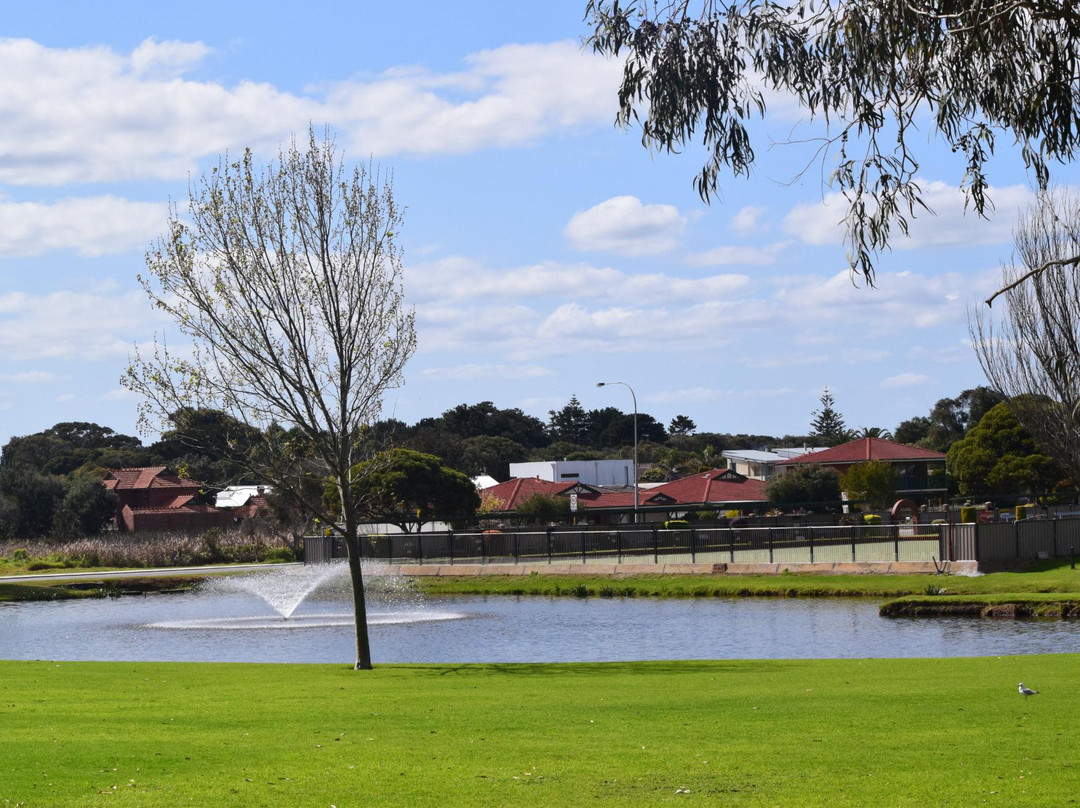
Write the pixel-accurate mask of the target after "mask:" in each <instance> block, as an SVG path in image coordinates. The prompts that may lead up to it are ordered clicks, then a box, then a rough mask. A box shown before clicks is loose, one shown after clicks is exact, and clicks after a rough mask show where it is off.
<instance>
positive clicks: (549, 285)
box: [405, 256, 752, 303]
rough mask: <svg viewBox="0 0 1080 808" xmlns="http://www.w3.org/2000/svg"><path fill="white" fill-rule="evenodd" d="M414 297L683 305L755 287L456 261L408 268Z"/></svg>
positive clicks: (726, 280)
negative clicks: (648, 300)
mask: <svg viewBox="0 0 1080 808" xmlns="http://www.w3.org/2000/svg"><path fill="white" fill-rule="evenodd" d="M405 280H406V286H407V292H408V294H409V296H410V298H412V299H414V300H418V301H439V302H446V301H448V300H475V299H476V298H478V297H480V298H483V299H485V300H489V301H491V300H507V301H522V300H538V299H555V300H582V299H604V300H610V301H620V302H636V301H640V300H641V299H643V298H655V299H659V298H663V299H664V300H665V301H666V302H668V303H672V302H676V303H685V302H695V301H700V300H702V299H709V298H713V299H720V298H732V297H739V296H742V295H745V294H746V293H747V292H748V291H749V289H750V288H751V286H752V281H751V279H750V278H749V276H747V275H741V274H722V275H712V276H709V277H705V278H681V277H678V276H674V275H665V274H661V273H648V274H629V273H625V272H622V271H621V270H617V269H612V268H609V267H594V266H591V265H589V264H560V263H557V262H551V261H548V262H542V263H538V264H531V265H528V266H520V267H499V268H491V267H485V266H483V265H482V264H480V263H479V262H477V261H473V260H471V259H469V258H464V257H461V256H452V257H449V258H444V259H441V260H438V261H433V262H430V263H420V264H412V265H410V266H409V267H407V268H406V273H405Z"/></svg>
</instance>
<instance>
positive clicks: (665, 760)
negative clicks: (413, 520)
mask: <svg viewBox="0 0 1080 808" xmlns="http://www.w3.org/2000/svg"><path fill="white" fill-rule="evenodd" d="M1078 661H1080V660H1078V659H1077V657H1075V656H1065V655H1060V656H1031V657H1005V658H993V659H941V660H815V661H725V662H672V663H663V662H661V663H635V664H580V665H498V666H490V665H488V666H482V665H476V666H469V665H466V666H447V665H436V666H399V665H386V666H381V667H378V668H377V669H376V670H375V671H372V672H353V671H351V670H348V669H345V668H342V667H338V666H325V665H320V666H304V665H233V664H228V665H226V664H194V663H192V664H159V663H143V664H131V663H112V664H103V663H59V664H58V663H48V662H0V727H2V731H0V805H5V806H7V805H27V806H123V805H127V806H178V805H200V806H211V805H213V806H222V805H236V806H263V805H265V806H275V808H277V807H278V806H324V807H325V808H329V806H332V805H336V806H338V808H344V807H345V806H379V805H387V806H391V805H392V806H414V805H419V806H425V805H430V806H441V807H442V806H495V805H514V806H550V805H574V806H578V805H590V804H596V805H602V806H606V805H621V806H643V805H649V806H651V805H723V806H759V805H760V806H776V805H780V806H801V805H806V806H823V805H827V806H830V808H834V807H835V808H838V807H839V806H859V807H860V808H864V807H865V806H885V805H888V806H928V805H934V806H965V808H966V807H967V806H972V805H978V804H983V803H984V802H985V803H986V804H988V805H1000V806H1016V805H1055V806H1056V805H1068V804H1071V803H1073V802H1075V801H1076V799H1077V794H1078V792H1080V776H1078V775H1080V754H1078V753H1080V748H1078V742H1077V736H1076V726H1077V725H1078V723H1080V709H1078V704H1080V699H1078V697H1077V692H1076V688H1075V681H1076V671H1077V665H1078ZM1021 679H1022V680H1023V681H1024V682H1025V683H1027V684H1029V685H1031V686H1034V687H1035V688H1036V689H1038V690H1041V691H1042V693H1041V695H1038V696H1034V697H1031V698H1029V699H1026V700H1025V699H1024V698H1023V697H1021V696H1020V695H1019V694H1018V693H1017V691H1016V684H1017V682H1018V681H1019V680H1021Z"/></svg>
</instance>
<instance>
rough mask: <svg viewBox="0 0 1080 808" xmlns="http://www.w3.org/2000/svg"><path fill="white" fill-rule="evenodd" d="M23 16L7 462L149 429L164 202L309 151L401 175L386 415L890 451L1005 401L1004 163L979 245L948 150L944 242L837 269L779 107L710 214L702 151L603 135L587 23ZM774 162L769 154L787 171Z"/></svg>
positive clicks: (822, 207) (929, 181) (513, 11)
mask: <svg viewBox="0 0 1080 808" xmlns="http://www.w3.org/2000/svg"><path fill="white" fill-rule="evenodd" d="M85 8H86V7H85V5H84V4H82V3H48V4H29V3H24V4H17V5H16V6H15V7H12V8H7V9H6V10H5V14H4V19H3V21H2V22H0V120H3V121H4V125H3V126H2V127H0V444H2V443H4V442H6V441H7V440H8V439H9V438H10V437H11V436H12V435H23V434H28V433H31V432H37V431H40V430H42V429H46V428H48V427H49V426H51V425H53V424H54V423H57V422H60V421H94V422H97V423H100V424H103V425H106V426H109V427H112V428H113V429H115V430H117V431H119V432H124V433H128V434H135V432H136V426H135V422H136V416H137V413H136V408H137V404H138V401H137V399H136V398H135V397H134V396H133V395H132V394H130V393H128V392H126V391H124V390H122V389H121V387H120V384H119V378H120V376H121V374H122V373H123V371H124V368H125V367H126V365H127V362H128V357H129V355H130V354H131V353H132V352H133V347H134V346H135V345H136V344H146V343H149V342H151V341H152V340H153V339H154V336H155V334H158V333H162V332H165V333H168V323H167V322H165V321H162V320H161V319H159V317H158V316H157V315H155V313H154V312H153V311H151V309H150V307H149V305H148V304H147V302H146V299H145V296H144V294H143V293H142V291H141V289H140V288H139V286H138V284H137V282H136V275H137V274H138V273H139V272H140V271H141V270H142V268H143V255H144V253H145V250H146V248H147V247H148V246H149V244H150V243H151V241H152V240H153V239H154V238H155V237H156V236H157V235H158V234H160V233H161V232H162V231H163V228H164V224H165V214H166V206H167V203H168V201H169V200H170V199H173V200H176V201H178V202H182V201H183V200H184V199H185V198H186V193H187V182H188V177H189V176H197V175H198V174H200V173H201V172H202V171H204V170H205V169H206V168H207V167H208V166H209V165H211V164H212V163H214V162H216V160H217V157H218V155H219V154H220V153H221V152H223V151H226V150H229V151H234V152H239V151H241V150H242V149H243V148H244V147H246V146H250V147H252V148H254V149H255V150H256V151H257V153H259V154H261V155H263V157H264V158H265V159H269V158H270V157H271V156H272V155H273V154H274V153H275V152H276V149H277V147H278V145H279V144H281V143H283V142H285V141H287V140H288V139H289V137H290V135H291V133H294V132H300V133H303V132H304V131H305V130H306V129H307V127H308V125H309V123H314V124H315V125H316V127H322V126H323V125H329V126H330V127H331V128H332V130H333V131H334V133H335V136H336V140H337V143H338V145H339V146H340V147H341V148H342V149H343V150H344V151H345V153H346V156H347V157H348V158H350V159H353V160H359V161H363V160H367V159H368V158H369V157H372V158H374V159H375V160H376V161H377V162H378V163H379V165H380V166H381V167H382V168H384V169H386V170H389V171H392V172H393V177H394V186H395V193H396V195H397V198H398V200H399V202H401V203H403V204H404V205H406V206H407V208H408V212H407V217H406V223H405V229H404V232H403V234H402V244H403V246H404V248H405V289H406V296H407V298H408V300H409V302H410V303H411V304H412V305H414V306H415V309H416V315H417V329H418V340H419V347H418V351H417V353H416V355H415V357H414V359H413V360H412V361H411V363H410V364H409V366H408V367H407V369H406V380H405V385H404V387H402V388H401V389H399V390H396V391H392V392H391V393H390V395H389V396H388V397H387V400H386V411H385V415H386V416H387V417H391V416H392V417H396V418H399V419H401V420H403V421H406V422H408V423H413V422H415V421H416V420H419V419H420V418H423V417H426V416H435V415H438V414H439V413H441V412H442V411H444V410H446V409H448V408H450V407H453V406H455V405H457V404H461V403H470V404H471V403H476V402H479V401H485V400H490V401H493V402H494V403H495V404H496V405H497V406H499V407H520V408H521V409H523V410H525V411H526V412H529V413H531V414H534V415H536V416H538V417H540V418H542V419H544V420H546V419H547V413H548V411H549V410H552V409H558V408H560V407H562V406H563V405H564V404H565V403H566V402H567V401H568V400H569V398H570V397H571V395H574V394H576V395H577V397H578V398H579V400H580V401H581V402H582V404H583V405H584V406H585V407H586V408H598V407H605V406H616V407H620V408H622V409H623V410H625V411H630V408H631V402H630V397H629V394H628V392H627V391H626V390H625V388H621V387H608V388H604V389H597V388H596V386H595V383H596V382H597V381H601V380H603V381H615V380H618V381H625V382H627V383H629V384H630V385H632V386H633V388H634V390H635V392H636V394H637V398H638V405H639V409H640V410H641V411H642V412H648V413H650V414H652V415H654V416H655V417H656V418H658V419H660V420H661V421H663V422H665V423H666V422H668V421H669V420H670V419H671V418H672V417H673V416H675V415H677V414H685V415H688V416H690V417H691V418H692V419H693V420H694V421H695V422H696V423H697V425H698V428H699V430H702V431H705V430H707V431H717V432H754V433H769V434H777V435H782V434H785V433H793V434H800V433H805V432H806V431H808V429H809V422H810V419H811V412H812V411H813V410H815V409H817V408H818V406H819V401H818V400H819V397H820V395H821V392H822V389H823V388H824V387H826V386H828V387H829V388H830V390H831V391H832V393H833V396H834V398H835V400H836V406H837V409H838V410H839V411H840V412H841V413H842V414H843V415H844V416H845V418H846V420H847V423H848V425H849V426H855V427H858V426H880V427H886V428H889V429H892V428H894V427H895V426H896V425H897V423H899V422H900V421H901V420H904V419H906V418H910V417H912V416H916V415H925V414H927V412H928V411H929V409H930V408H931V407H932V406H933V404H934V402H935V401H937V400H938V399H939V398H942V397H945V396H955V395H956V394H957V393H959V392H960V391H962V390H964V389H966V388H969V387H973V386H975V385H978V384H982V383H984V378H983V376H982V373H981V371H980V370H979V367H978V363H977V362H976V360H975V356H974V353H973V351H972V349H971V346H970V344H969V340H968V334H967V317H968V313H969V311H970V310H971V309H972V308H973V307H974V306H975V305H976V304H977V302H978V301H979V300H981V299H982V298H985V297H986V296H987V294H989V293H990V292H991V291H992V290H993V289H994V288H996V286H997V279H998V277H999V270H998V265H999V263H1000V261H1001V260H1003V259H1005V258H1007V257H1008V254H1009V252H1010V245H1011V228H1012V225H1013V222H1014V220H1015V216H1016V212H1017V211H1018V210H1019V209H1020V208H1021V207H1023V206H1024V205H1025V204H1026V203H1027V201H1028V199H1029V197H1030V190H1029V188H1028V186H1027V184H1026V178H1025V176H1024V174H1023V171H1022V169H1021V166H1020V165H1019V163H1018V161H1017V160H1016V159H1015V155H1012V154H1010V153H1009V152H1008V151H1007V150H1005V151H1004V152H1003V159H1002V160H1001V164H1000V165H998V166H995V173H994V174H993V176H992V180H993V182H994V183H995V185H996V187H995V189H994V191H993V194H992V195H993V198H994V201H995V203H996V206H997V210H996V213H995V215H994V216H993V217H992V218H991V219H990V220H989V221H980V220H979V219H977V218H975V217H973V216H967V217H965V216H963V197H962V196H961V195H960V194H959V193H958V192H957V190H956V186H957V183H958V182H959V181H960V179H961V176H962V166H960V165H959V164H958V163H957V162H956V159H955V156H954V155H951V154H950V152H949V150H948V148H947V147H945V146H944V145H943V144H941V143H940V141H936V140H935V139H934V138H933V137H932V135H927V137H926V140H925V141H921V140H920V141H919V144H918V145H919V146H920V148H921V149H922V150H921V153H920V156H921V157H922V158H923V160H922V169H921V171H920V177H921V178H922V182H923V184H924V187H925V189H926V190H927V193H928V197H929V198H930V201H931V203H932V205H933V207H934V208H935V210H936V211H937V212H938V214H939V215H938V216H937V217H929V216H923V217H921V218H920V219H919V220H918V221H917V222H915V223H914V224H913V227H912V231H911V238H910V239H908V240H904V241H897V242H896V244H895V246H894V249H893V251H892V252H890V253H888V254H886V255H884V256H882V258H881V260H880V261H879V264H878V268H879V274H878V285H877V288H874V289H866V288H860V287H857V286H855V285H853V284H852V282H851V279H850V277H849V275H848V273H847V269H846V262H845V251H844V247H843V245H842V243H841V238H842V231H841V230H840V229H839V227H838V226H837V224H836V223H837V221H838V219H839V217H840V215H841V210H840V206H839V205H838V204H837V202H836V199H835V198H834V197H833V196H831V193H832V192H831V190H830V189H829V188H828V186H827V185H826V184H825V178H826V177H827V174H828V169H829V167H828V165H825V166H821V165H818V164H815V163H811V164H810V167H809V170H808V171H805V172H803V173H800V172H801V169H803V168H804V167H806V165H807V163H808V161H811V154H810V153H809V152H808V151H807V150H806V149H805V148H802V147H800V146H798V145H790V144H789V145H783V143H784V141H788V140H797V139H799V138H800V137H802V136H803V135H805V134H806V133H808V132H813V131H814V130H813V129H812V128H811V125H810V124H808V123H806V122H805V121H802V120H800V118H799V115H798V112H797V110H795V109H793V108H792V107H791V106H790V104H787V103H785V99H783V98H774V99H772V100H773V102H774V103H773V105H772V107H771V111H770V114H769V116H768V118H767V119H766V120H765V121H764V122H763V123H762V125H761V128H760V134H761V135H762V136H763V137H764V138H765V140H762V141H760V146H759V149H758V154H759V157H760V158H761V162H760V164H759V165H758V166H757V168H756V169H755V171H754V173H753V176H752V177H751V178H750V179H749V180H746V179H742V178H739V179H735V178H729V179H726V180H725V181H724V183H723V188H722V195H721V197H720V198H719V199H718V200H716V201H714V202H713V204H712V205H711V206H706V205H704V204H703V203H702V202H701V201H700V199H699V198H698V197H697V195H696V194H695V192H694V190H693V186H692V179H693V176H694V173H695V172H696V170H697V168H698V166H699V164H700V162H701V161H702V159H703V155H702V152H701V150H700V149H699V148H698V149H695V148H689V149H687V150H686V152H685V153H684V154H681V155H657V154H651V153H649V151H647V150H646V149H645V148H643V147H642V146H641V142H640V133H639V132H638V131H635V130H629V131H625V132H621V131H619V130H617V129H616V128H615V127H614V126H613V121H614V115H615V99H616V96H615V91H616V86H617V81H618V76H619V71H620V67H619V65H618V64H615V63H613V62H610V61H604V60H601V59H599V58H598V57H595V56H593V55H592V54H590V53H588V52H585V51H583V49H582V48H581V46H580V39H581V37H582V36H583V35H584V34H585V33H586V29H585V24H584V23H583V21H582V16H583V8H584V2H582V1H581V0H579V1H578V2H566V1H564V0H557V2H547V3H532V4H519V3H504V2H500V3H495V2H470V1H468V0H467V1H466V2H462V3H454V4H449V3H420V4H416V3H412V4H390V3H384V2H382V3H370V2H350V3H345V2H330V1H329V0H323V1H322V2H309V3H307V4H305V5H304V8H303V10H298V9H297V10H293V11H290V13H288V14H287V15H285V14H274V13H268V12H267V6H266V4H264V3H260V4H255V3H228V2H225V3H218V2H215V3H204V2H188V3H185V4H145V3H141V2H139V3H136V2H127V3H121V2H102V3H97V4H94V8H95V13H94V16H93V17H87V16H86V11H85ZM769 143H774V144H775V145H772V146H771V147H770V146H769V145H768V144H769Z"/></svg>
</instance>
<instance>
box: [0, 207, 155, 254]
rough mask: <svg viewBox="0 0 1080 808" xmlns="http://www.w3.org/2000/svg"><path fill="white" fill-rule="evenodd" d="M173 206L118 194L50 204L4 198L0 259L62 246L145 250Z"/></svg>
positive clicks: (81, 249)
mask: <svg viewBox="0 0 1080 808" xmlns="http://www.w3.org/2000/svg"><path fill="white" fill-rule="evenodd" d="M168 210H169V209H168V205H165V204H156V203H151V202H132V201H129V200H126V199H118V198H117V197H114V196H99V197H89V198H82V199H63V200H61V201H59V202H54V203H50V204H46V203H40V202H10V201H5V200H4V199H2V198H0V258H8V257H12V256H25V255H41V254H42V253H45V252H48V251H49V250H61V249H70V250H75V251H77V252H78V253H80V254H81V255H104V254H108V253H118V252H123V251H125V250H130V249H133V248H145V247H146V246H147V243H148V242H149V241H150V240H151V239H152V238H154V237H155V236H157V235H159V234H160V233H161V232H162V231H163V230H164V227H165V223H166V221H167V217H168Z"/></svg>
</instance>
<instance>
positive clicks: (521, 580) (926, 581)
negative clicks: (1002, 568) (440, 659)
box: [415, 561, 1080, 597]
mask: <svg viewBox="0 0 1080 808" xmlns="http://www.w3.org/2000/svg"><path fill="white" fill-rule="evenodd" d="M415 586H416V588H417V590H418V591H420V592H424V593H427V594H433V595H547V596H564V595H571V596H578V597H748V596H761V597H900V596H903V595H914V594H925V593H926V592H927V590H928V588H933V589H934V590H935V591H936V590H944V593H946V594H964V595H982V594H993V593H1003V592H1010V593H1025V592H1059V593H1078V592H1080V570H1074V569H1070V568H1069V563H1068V562H1067V561H1065V562H1061V563H1047V564H1046V565H1045V566H1043V567H1040V568H1037V569H1036V568H1033V569H1031V570H1029V571H1024V572H996V573H991V574H989V575H981V576H978V577H963V576H954V575H820V574H801V573H784V574H781V575H635V576H627V577H618V578H613V577H609V576H587V575H573V576H565V577H563V576H549V575H525V576H499V575H483V576H467V577H466V576H463V577H437V578H436V577H430V578H428V577H420V578H416V579H415Z"/></svg>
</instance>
